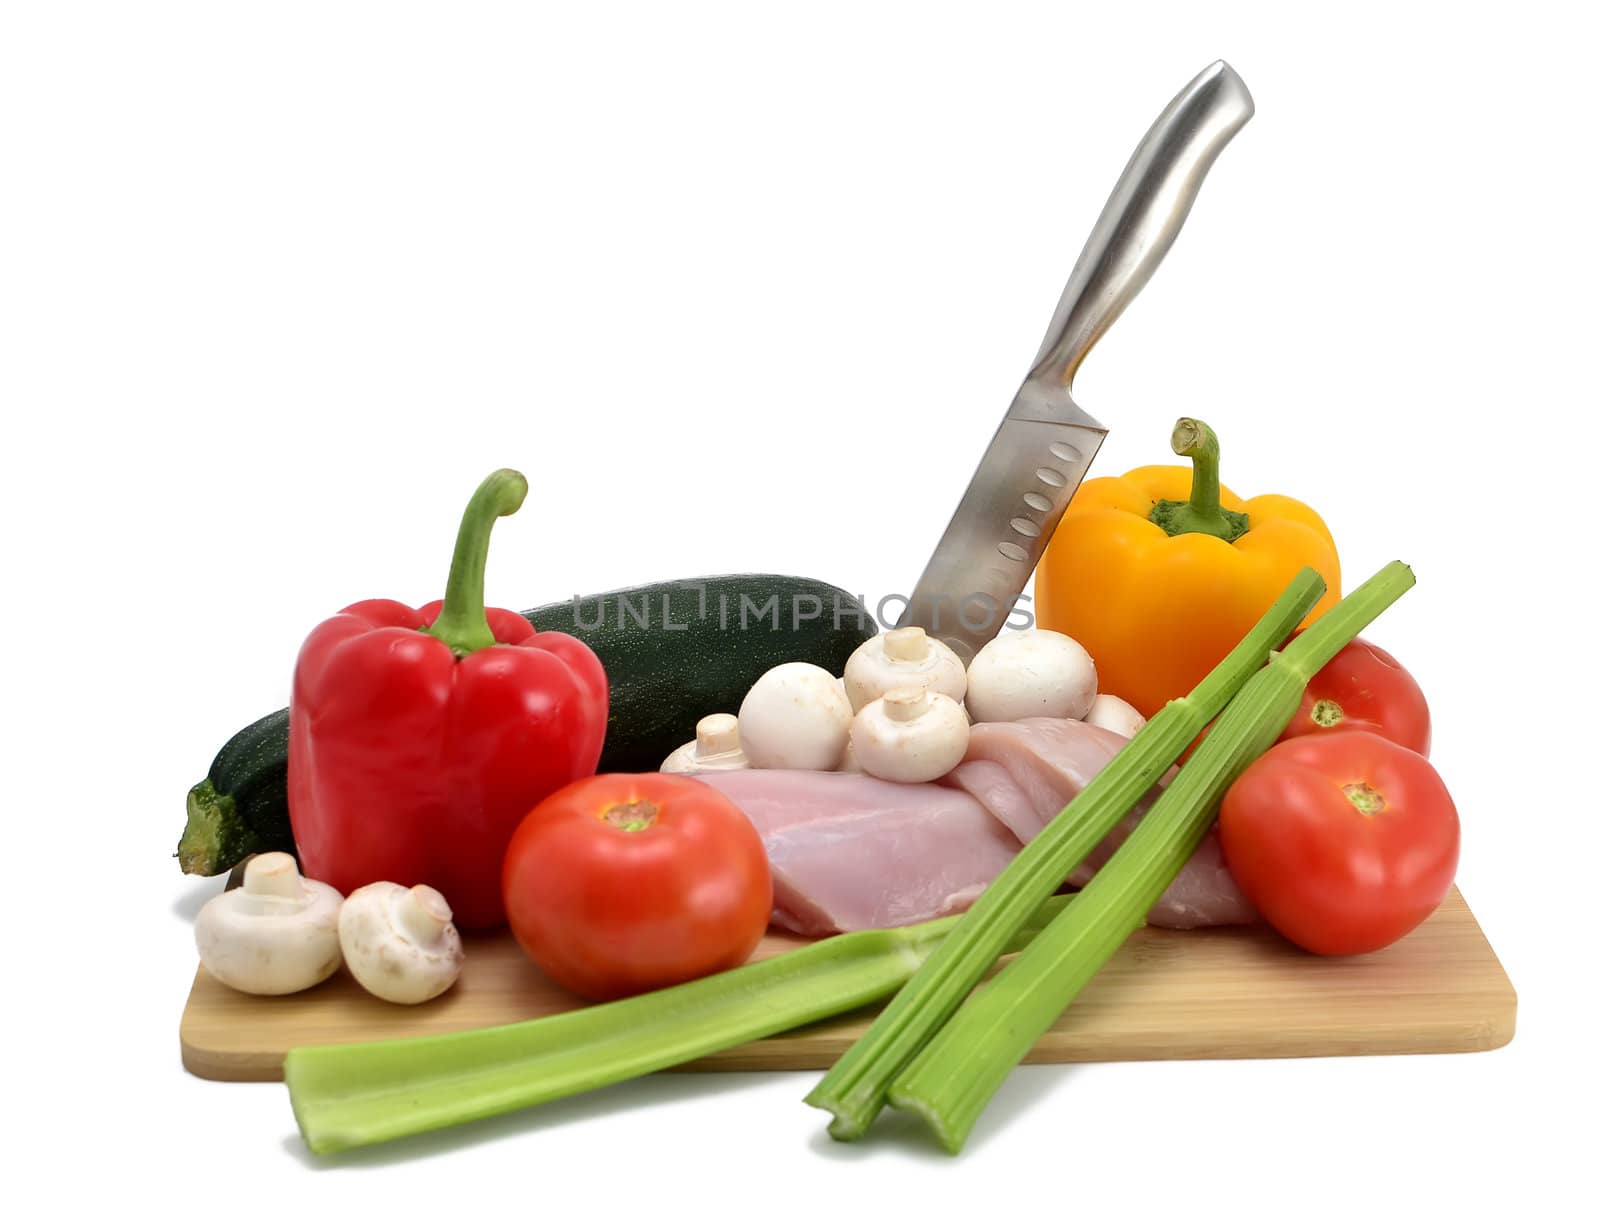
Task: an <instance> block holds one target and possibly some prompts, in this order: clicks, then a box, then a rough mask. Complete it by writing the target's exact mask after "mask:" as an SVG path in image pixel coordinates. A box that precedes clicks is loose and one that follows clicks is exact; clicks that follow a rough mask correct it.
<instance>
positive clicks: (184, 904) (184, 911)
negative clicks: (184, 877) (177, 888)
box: [172, 873, 228, 924]
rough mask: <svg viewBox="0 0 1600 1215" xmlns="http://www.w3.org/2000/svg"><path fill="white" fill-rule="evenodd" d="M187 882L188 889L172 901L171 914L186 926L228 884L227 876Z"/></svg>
mask: <svg viewBox="0 0 1600 1215" xmlns="http://www.w3.org/2000/svg"><path fill="white" fill-rule="evenodd" d="M188 882H189V887H188V889H186V890H185V891H184V892H183V893H182V894H180V895H179V896H178V897H177V898H175V899H174V900H173V901H172V914H173V915H175V916H177V917H178V918H179V919H180V920H182V921H183V922H184V923H186V924H193V923H194V921H195V917H196V916H198V915H199V914H200V908H202V907H204V906H205V905H206V904H207V903H209V902H210V901H211V900H212V899H213V898H215V897H216V896H217V895H219V894H221V893H222V888H223V887H224V886H226V885H227V884H228V875H227V874H225V873H224V874H221V875H219V876H217V877H214V878H201V879H199V880H196V879H194V878H189V879H188Z"/></svg>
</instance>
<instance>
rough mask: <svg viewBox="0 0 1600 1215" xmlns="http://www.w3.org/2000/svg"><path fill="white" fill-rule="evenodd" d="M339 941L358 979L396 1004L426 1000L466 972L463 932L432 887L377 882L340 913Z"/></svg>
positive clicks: (349, 900)
mask: <svg viewBox="0 0 1600 1215" xmlns="http://www.w3.org/2000/svg"><path fill="white" fill-rule="evenodd" d="M339 944H340V947H341V948H342V949H343V950H344V962H345V965H346V966H348V967H349V968H350V973H351V974H352V975H354V976H355V980H356V982H357V983H359V984H361V986H362V987H365V988H366V989H367V990H368V991H369V992H371V993H372V994H373V995H375V996H377V997H378V998H379V999H382V1000H388V1001H390V1002H391V1003H393V1004H421V1003H422V1002H423V1001H425V1000H431V999H433V998H434V997H435V996H437V995H440V994H442V993H443V992H445V991H447V990H449V988H450V985H451V984H452V983H454V982H455V981H456V976H457V975H459V974H460V973H461V963H462V958H463V951H462V948H461V934H460V933H459V932H458V931H457V930H456V926H455V924H454V923H453V922H452V921H451V918H450V904H449V903H447V902H445V898H444V895H442V894H440V893H439V892H438V891H437V890H435V889H434V888H433V887H432V886H410V887H406V886H402V885H400V884H399V883H398V882H373V883H372V884H370V885H367V886H363V887H361V889H359V890H355V891H352V892H351V894H350V897H349V898H347V899H346V900H345V901H344V907H343V908H341V909H340V912H339Z"/></svg>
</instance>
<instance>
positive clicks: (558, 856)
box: [502, 773, 772, 1000]
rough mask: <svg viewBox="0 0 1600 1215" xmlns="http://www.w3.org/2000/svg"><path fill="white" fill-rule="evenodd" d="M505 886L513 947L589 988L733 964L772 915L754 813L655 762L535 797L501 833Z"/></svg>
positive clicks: (653, 981) (607, 994)
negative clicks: (505, 842) (649, 769)
mask: <svg viewBox="0 0 1600 1215" xmlns="http://www.w3.org/2000/svg"><path fill="white" fill-rule="evenodd" d="M502 889H503V892H504V895H505V902H506V915H507V917H508V918H509V919H510V921H511V931H512V933H513V934H515V936H516V938H517V942H518V944H520V945H521V946H522V948H523V951H524V952H526V953H527V955H528V956H529V957H530V958H532V959H533V961H534V963H535V964H536V965H537V966H538V967H539V969H541V970H542V971H544V972H545V974H547V975H549V976H550V978H552V979H554V980H555V981H556V982H557V983H559V984H561V985H562V986H563V987H566V988H568V989H570V990H572V991H575V992H577V993H578V994H579V995H583V996H587V997H589V998H590V999H592V1000H609V999H613V998H615V997H617V996H626V995H632V994H634V993H636V992H642V991H651V990H653V989H655V988H658V987H667V986H670V985H671V984H674V983H682V982H684V981H686V980H688V979H697V978H699V977H701V976H702V975H708V974H713V973H715V972H716V971H719V970H727V969H728V968H729V967H731V966H737V965H738V964H739V963H740V962H743V961H744V960H745V959H746V958H748V957H749V956H750V952H751V950H753V949H754V948H755V947H756V944H757V942H759V941H760V940H761V938H762V936H763V935H764V934H765V932H766V930H767V918H768V916H770V915H771V914H772V873H771V871H770V869H769V868H768V866H767V853H766V849H765V847H764V846H763V845H762V843H761V836H760V834H759V833H758V832H757V831H756V829H755V827H754V826H753V825H752V824H751V822H750V820H749V819H747V818H746V817H745V816H744V815H743V814H742V813H740V811H739V809H738V808H737V807H736V806H735V805H734V804H733V803H732V802H730V801H729V800H728V799H727V798H725V797H724V796H723V795H722V794H720V793H718V792H717V791H716V790H715V789H713V788H711V787H710V786H709V785H704V784H701V783H700V782H699V781H697V780H693V779H691V778H690V777H687V776H673V775H667V774H663V773H647V774H644V775H637V776H634V775H627V774H620V773H619V774H607V775H604V776H591V777H589V778H588V779H586V780H580V781H577V782H575V783H574V784H571V785H568V786H567V787H566V788H565V789H562V790H560V791H558V792H556V793H553V794H551V795H550V796H549V797H547V798H545V800H544V801H542V802H540V803H539V804H538V805H537V806H535V807H534V808H533V810H531V811H530V812H529V813H528V816H527V817H526V818H525V819H523V820H522V823H521V825H519V826H518V827H517V830H516V832H515V833H514V834H513V835H512V837H511V844H510V846H509V847H508V848H507V850H506V859H505V866H504V869H503V870H502Z"/></svg>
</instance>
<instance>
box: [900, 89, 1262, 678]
mask: <svg viewBox="0 0 1600 1215" xmlns="http://www.w3.org/2000/svg"><path fill="white" fill-rule="evenodd" d="M1254 113H1255V103H1254V102H1253V101H1252V100H1251V97H1250V91H1249V90H1248V89H1247V88H1245V84H1244V81H1243V80H1241V79H1240V78H1239V75H1238V73H1236V72H1235V71H1234V70H1233V69H1232V68H1231V67H1229V66H1228V65H1227V64H1226V63H1224V62H1222V61H1221V60H1218V61H1217V62H1216V63H1213V64H1212V65H1211V66H1210V67H1208V68H1206V69H1205V70H1204V71H1203V72H1201V73H1200V74H1199V75H1198V76H1196V77H1195V78H1194V79H1193V80H1191V81H1190V82H1189V83H1188V84H1187V85H1185V86H1184V88H1183V90H1182V91H1181V92H1179V93H1178V95H1177V96H1176V97H1174V98H1173V99H1172V100H1171V101H1170V102H1169V103H1168V104H1167V107H1166V109H1164V110H1163V111H1162V112H1161V116H1160V117H1159V118H1157V119H1156V121H1155V123H1154V125H1152V126H1151V128H1150V129H1149V131H1148V132H1146V134H1145V136H1144V138H1143V139H1142V140H1141V141H1140V142H1139V146H1138V148H1137V149H1135V151H1134V153H1133V158H1132V159H1131V160H1129V162H1128V164H1127V167H1126V168H1124V169H1123V171H1122V176H1121V177H1120V178H1119V179H1118V180H1117V184H1116V187H1115V189H1113V190H1112V191H1111V197H1110V198H1109V199H1107V200H1106V204H1105V207H1104V208H1103V209H1102V210H1101V212H1100V218H1099V219H1098V220H1097V221H1096V222H1095V226H1094V229H1093V231H1091V233H1090V234H1089V239H1088V241H1087V242H1086V243H1085V244H1084V247H1083V252H1082V253H1081V254H1079V256H1078V261H1077V263H1076V264H1075V265H1074V266H1073V269H1072V275H1071V277H1070V278H1068V280H1067V285H1066V288H1065V289H1064V290H1063V291H1062V293H1061V300H1060V302H1059V303H1057V305H1056V310H1055V313H1054V315H1053V316H1052V317H1051V318H1050V326H1049V328H1048V329H1047V330H1046V331H1045V337H1044V342H1043V343H1042V344H1041V345H1040V347H1039V353H1038V355H1037V356H1035V358H1034V362H1033V366H1032V367H1031V368H1030V369H1029V371H1028V374H1027V376H1026V377H1025V378H1024V380H1023V382H1022V387H1021V388H1020V389H1018V391H1017V395H1016V397H1015V398H1014V399H1013V400H1012V402H1011V407H1010V408H1009V409H1008V410H1007V411H1006V414H1005V417H1004V418H1003V419H1002V420H1001V423H1000V428H999V429H998V430H997V431H996V432H995V436H994V438H993V439H992V440H991V441H990V443H989V447H988V450H986V451H985V452H984V454H983V458H982V460H980V461H979V463H978V468H977V471H976V472H974V473H973V475H972V480H971V482H970V483H969V484H968V486H967V490H966V493H965V494H963V495H962V498H961V502H960V504H959V505H958V506H957V507H956V510H955V514H954V515H952V516H951V518H950V523H949V525H948V526H947V527H946V528H945V531H944V535H943V536H942V537H941V538H940V540H939V543H938V545H937V546H936V547H935V548H934V550H933V555H932V556H931V557H930V558H929V559H928V564H927V567H926V568H925V569H924V570H923V573H922V577H921V578H920V579H919V580H918V581H917V586H916V589H915V590H914V591H913V592H912V594H911V598H910V600H909V602H908V603H907V605H906V609H905V611H904V612H903V613H902V614H901V616H900V620H899V624H898V627H901V628H904V627H906V626H907V625H918V626H920V627H921V628H923V629H925V630H927V632H928V634H929V636H932V637H937V638H938V639H939V640H941V641H943V642H944V643H945V644H946V645H948V646H949V647H950V648H951V649H952V650H954V651H955V652H956V654H958V655H959V656H960V658H961V660H962V661H963V662H969V661H971V659H972V656H973V655H974V654H976V653H977V652H978V650H980V649H982V648H983V646H984V645H985V644H986V643H987V642H988V641H990V640H991V639H992V638H993V637H994V636H995V635H996V634H997V633H998V632H999V631H1000V629H1001V626H1002V625H1003V624H1004V623H1005V621H1006V618H1007V617H1008V616H1009V615H1010V613H1011V611H1012V609H1013V608H1014V607H1015V605H1016V603H1017V601H1018V600H1019V599H1020V598H1021V595H1022V590H1023V587H1025V586H1026V585H1027V583H1028V579H1029V578H1030V577H1032V576H1033V570H1034V567H1035V566H1036V565H1038V563H1039V558H1040V557H1041V556H1043V554H1044V549H1045V545H1047V544H1048V543H1049V542H1050V537H1051V536H1052V535H1053V534H1054V533H1055V529H1056V525H1057V524H1058V523H1059V522H1060V521H1061V516H1062V514H1063V513H1064V512H1065V511H1066V509H1067V504H1068V503H1069V502H1070V501H1071V500H1072V495H1073V494H1074V493H1076V492H1077V489H1078V486H1079V485H1080V484H1081V483H1082V481H1083V478H1084V474H1085V473H1087V471H1088V469H1089V465H1090V464H1091V463H1092V462H1093V460H1094V457H1095V455H1096V454H1097V453H1098V452H1099V450H1100V445H1101V443H1102V442H1104V441H1105V437H1106V427H1104V426H1103V425H1101V424H1100V423H1099V422H1097V421H1095V419H1094V418H1092V417H1090V416H1089V414H1087V413H1085V412H1084V411H1083V410H1082V409H1081V408H1080V407H1079V406H1078V404H1077V402H1076V401H1074V400H1073V399H1072V383H1073V378H1074V376H1075V375H1076V374H1077V370H1078V367H1079V365H1080V364H1081V363H1082V362H1083V357H1084V355H1086V354H1087V353H1088V352H1089V350H1090V349H1091V348H1092V347H1093V346H1094V344H1095V342H1097V341H1099V339H1100V337H1101V335H1102V334H1104V333H1105V331H1106V330H1107V329H1108V328H1109V327H1110V326H1111V323H1112V322H1113V321H1114V320H1116V319H1117V317H1118V316H1120V315H1121V314H1122V311H1123V309H1124V308H1126V307H1127V306H1128V304H1129V303H1130V302H1131V301H1132V300H1133V298H1134V296H1136V295H1138V293H1139V290H1140V288H1142V287H1143V286H1144V284H1145V283H1146V282H1147V281H1148V280H1149V278H1150V275H1151V274H1152V273H1153V272H1154V271H1155V268H1156V267H1157V266H1159V265H1160V264H1161V259H1162V258H1163V257H1165V256H1166V253H1167V250H1168V249H1170V248H1171V247H1172V242H1173V240H1174V239H1175V238H1176V237H1177V235H1178V231H1179V230H1180V229H1181V228H1182V227H1183V221H1184V220H1185V219H1186V218H1187V217H1188V215H1189V209H1190V208H1191V207H1192V206H1193V205H1194V198H1195V194H1196V193H1197V192H1198V190H1199V188H1200V183H1201V182H1202V181H1204V180H1205V175H1206V173H1207V171H1208V170H1209V169H1210V168H1211V165H1212V164H1213V163H1214V162H1215V160H1216V158H1217V155H1218V154H1219V153H1220V152H1221V151H1222V149H1223V147H1224V146H1226V145H1227V143H1228V141H1229V140H1230V139H1232V138H1233V136H1234V135H1235V134H1236V133H1237V132H1238V130H1239V128H1240V127H1242V126H1244V124H1245V123H1246V122H1248V121H1249V120H1250V116H1251V115H1252V114H1254Z"/></svg>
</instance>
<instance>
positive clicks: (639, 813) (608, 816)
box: [600, 802, 661, 831]
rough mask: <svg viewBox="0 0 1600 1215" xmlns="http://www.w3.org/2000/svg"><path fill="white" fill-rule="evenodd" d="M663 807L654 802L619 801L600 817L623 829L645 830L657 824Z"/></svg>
mask: <svg viewBox="0 0 1600 1215" xmlns="http://www.w3.org/2000/svg"><path fill="white" fill-rule="evenodd" d="M660 813H661V807H660V806H658V805H656V804H655V803H654V802H619V803H618V804H617V805H615V806H611V807H608V808H607V810H606V812H605V813H604V814H602V815H601V816H600V817H601V818H603V819H605V821H606V822H608V823H610V824H611V825H612V826H613V827H616V828H619V829H620V830H622V831H643V830H645V829H646V828H648V827H653V826H655V821H656V815H658V814H660Z"/></svg>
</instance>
